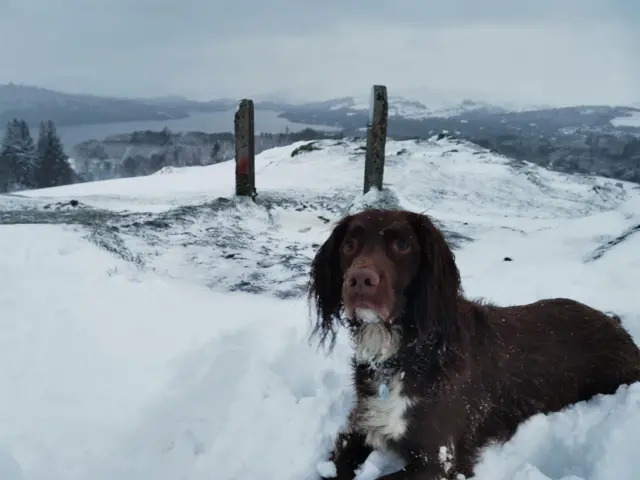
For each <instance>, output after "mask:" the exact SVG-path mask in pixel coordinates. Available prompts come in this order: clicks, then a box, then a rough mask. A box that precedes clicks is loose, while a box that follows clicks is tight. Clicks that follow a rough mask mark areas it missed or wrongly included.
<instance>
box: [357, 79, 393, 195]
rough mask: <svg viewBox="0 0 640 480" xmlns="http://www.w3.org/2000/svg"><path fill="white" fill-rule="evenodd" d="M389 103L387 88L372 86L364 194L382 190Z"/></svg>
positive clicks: (365, 158)
mask: <svg viewBox="0 0 640 480" xmlns="http://www.w3.org/2000/svg"><path fill="white" fill-rule="evenodd" d="M388 115H389V102H388V100H387V87H385V86H384V85H374V86H373V88H372V89H371V100H370V103H369V124H368V125H367V152H366V153H365V157H364V192H363V193H365V194H366V193H367V192H368V191H369V190H371V187H376V188H377V189H378V190H382V177H383V174H384V149H385V144H386V142H387V117H388Z"/></svg>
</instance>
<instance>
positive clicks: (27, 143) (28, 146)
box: [0, 118, 76, 193]
mask: <svg viewBox="0 0 640 480" xmlns="http://www.w3.org/2000/svg"><path fill="white" fill-rule="evenodd" d="M74 181H76V175H75V172H74V170H73V168H72V167H71V165H70V164H69V157H68V156H67V155H66V154H65V153H64V148H63V146H62V142H61V141H60V137H58V134H57V133H56V126H55V124H54V123H53V122H52V121H48V122H41V123H40V128H39V132H38V139H37V140H36V141H35V142H34V140H33V137H32V136H31V131H30V129H29V126H28V125H27V122H25V121H24V120H20V119H17V118H14V119H12V120H10V121H9V122H8V123H7V126H6V130H5V134H4V138H3V140H2V147H1V148H0V192H5V193H6V192H14V191H19V190H27V189H34V188H47V187H55V186H58V185H67V184H69V183H73V182H74Z"/></svg>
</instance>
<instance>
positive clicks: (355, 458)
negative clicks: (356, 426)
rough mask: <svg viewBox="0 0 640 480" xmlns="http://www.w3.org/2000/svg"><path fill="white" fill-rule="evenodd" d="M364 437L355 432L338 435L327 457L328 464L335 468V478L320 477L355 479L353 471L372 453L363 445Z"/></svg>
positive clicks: (324, 479) (326, 479) (340, 479)
mask: <svg viewBox="0 0 640 480" xmlns="http://www.w3.org/2000/svg"><path fill="white" fill-rule="evenodd" d="M364 440H365V437H364V436H363V435H361V434H360V433H357V432H345V433H341V434H339V435H338V438H337V439H336V443H335V447H334V449H333V451H332V452H331V455H330V456H329V462H333V465H334V466H335V473H336V475H335V476H326V477H321V478H322V479H323V480H328V479H330V478H333V479H336V480H352V479H353V478H355V476H356V474H355V470H356V469H357V468H358V467H359V466H360V465H362V464H363V463H364V461H365V460H366V459H367V457H368V456H369V454H370V453H371V452H372V451H373V449H372V448H371V447H369V446H368V445H367V444H366V443H365V441H364Z"/></svg>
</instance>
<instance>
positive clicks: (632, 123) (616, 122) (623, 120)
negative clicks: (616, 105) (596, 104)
mask: <svg viewBox="0 0 640 480" xmlns="http://www.w3.org/2000/svg"><path fill="white" fill-rule="evenodd" d="M611 124H612V125H613V126H614V127H640V111H638V112H632V113H631V114H629V115H627V116H624V117H617V118H614V119H613V120H611Z"/></svg>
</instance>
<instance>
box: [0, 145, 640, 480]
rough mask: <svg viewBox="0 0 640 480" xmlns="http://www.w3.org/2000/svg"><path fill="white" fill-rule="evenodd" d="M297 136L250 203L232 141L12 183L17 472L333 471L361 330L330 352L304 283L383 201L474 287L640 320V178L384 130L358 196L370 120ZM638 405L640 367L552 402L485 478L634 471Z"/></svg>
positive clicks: (6, 453) (0, 444)
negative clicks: (343, 132) (426, 220)
mask: <svg viewBox="0 0 640 480" xmlns="http://www.w3.org/2000/svg"><path fill="white" fill-rule="evenodd" d="M302 144H303V142H301V143H299V144H295V145H291V146H289V147H283V148H278V149H273V150H269V151H266V152H263V153H262V154H261V155H259V156H258V158H257V159H256V164H257V168H256V171H257V173H256V179H257V184H258V185H257V187H258V197H257V200H256V202H255V203H253V202H250V201H246V200H244V199H237V198H234V197H233V178H234V176H233V172H234V165H233V163H225V164H218V165H213V166H208V167H192V168H184V169H176V171H175V172H167V173H166V174H163V175H151V176H148V177H141V178H132V179H123V180H110V181H104V182H95V183H87V184H77V185H72V186H67V187H57V188H53V189H46V190H38V191H30V192H21V194H22V196H0V206H1V207H2V212H1V215H0V223H3V224H4V225H0V271H2V272H3V275H2V276H0V332H2V334H1V335H0V391H2V392H4V393H3V395H2V396H1V397H0V424H1V425H2V429H0V478H2V480H5V479H6V480H18V479H20V480H45V479H46V480H63V479H64V480H111V479H114V478H117V479H122V480H146V479H154V480H175V479H176V478H181V479H188V480H200V479H202V480H205V479H206V480H209V479H211V478H215V479H218V480H232V479H249V480H253V479H256V480H260V479H272V478H273V479H276V478H289V479H293V478H295V479H302V480H311V479H317V477H318V473H317V466H318V465H320V466H322V464H323V462H325V460H326V455H327V453H328V451H329V449H330V447H331V444H332V442H333V439H334V437H335V434H336V433H337V431H338V430H339V429H340V428H341V427H342V426H343V424H344V422H345V419H346V415H347V412H348V410H349V408H350V406H351V402H352V401H353V391H352V387H351V384H350V372H349V363H348V359H349V355H350V352H351V350H350V345H349V342H348V339H347V338H346V337H345V335H344V332H341V333H340V335H339V336H338V340H337V345H336V350H335V351H334V353H333V354H332V355H330V356H325V355H324V353H323V352H322V351H318V350H317V349H316V348H315V347H314V346H313V345H309V344H308V334H309V332H310V321H309V308H308V305H307V303H306V301H305V299H304V298H303V294H304V286H305V283H306V281H307V275H308V267H309V261H310V259H311V258H312V256H313V254H314V252H315V251H316V249H317V248H318V246H319V245H320V244H321V243H322V242H323V241H324V240H325V239H326V237H327V235H328V234H329V231H330V229H331V227H332V225H333V224H334V222H336V221H337V220H338V219H339V218H340V217H341V216H342V215H344V214H345V213H348V212H355V211H358V210H360V209H363V208H366V207H368V206H382V207H384V208H408V209H410V210H413V211H418V212H426V213H429V214H431V215H433V216H434V217H435V219H436V220H437V221H438V223H439V225H441V226H442V228H444V229H445V232H446V234H447V237H448V238H449V240H450V241H451V242H452V244H454V246H455V251H456V257H457V261H458V264H459V267H460V270H461V273H462V275H463V284H464V288H465V291H466V293H467V294H468V295H470V296H472V297H484V298H487V299H489V300H492V301H495V302H497V303H501V304H511V303H524V302H530V301H534V300H537V299H539V298H543V297H549V296H568V297H573V298H575V299H577V300H581V301H585V302H587V303H589V304H590V305H593V306H594V307H597V308H601V309H603V310H606V311H614V312H616V313H618V314H619V315H620V316H621V317H622V321H623V323H624V325H625V327H626V328H628V329H629V331H630V332H631V334H632V335H634V338H635V339H636V341H639V340H640V307H639V306H638V302H637V291H636V290H637V285H640V257H639V256H638V254H637V252H638V251H639V250H638V249H639V248H640V235H635V234H631V233H630V232H633V228H634V226H636V225H638V224H639V223H640V219H639V218H638V215H639V214H638V212H640V191H639V190H637V189H634V188H633V187H634V186H633V185H630V184H626V183H624V182H622V183H620V182H617V181H616V182H614V181H610V180H608V179H604V178H597V177H589V176H571V175H564V174H559V173H554V172H550V171H547V170H544V169H541V168H539V167H536V166H534V165H530V164H527V163H520V162H514V161H511V160H510V159H508V158H504V157H499V156H495V155H492V154H491V153H489V152H487V151H486V150H483V149H481V148H479V147H476V146H474V145H470V144H467V143H465V142H457V141H455V140H453V139H447V138H445V139H439V140H438V139H437V138H434V139H431V140H429V141H420V142H416V141H406V142H394V141H389V142H388V144H387V152H388V158H387V167H386V171H385V189H384V190H383V191H381V192H379V191H376V190H375V189H374V190H372V191H370V192H369V193H368V194H367V195H365V196H363V195H361V191H362V180H363V175H362V173H363V163H364V151H363V146H364V143H363V142H352V141H346V140H345V141H322V142H316V144H315V146H317V147H319V149H318V150H313V151H307V152H301V153H300V154H298V155H296V156H294V157H292V156H291V153H292V152H293V151H294V150H295V149H296V148H298V147H300V146H301V145H302ZM71 199H75V200H77V201H78V202H79V204H80V205H81V207H82V208H63V209H58V208H45V206H46V205H66V203H65V202H68V201H70V200H71ZM5 207H6V208H5ZM620 238H624V241H617V240H619V239H620ZM603 245H605V246H607V249H606V253H605V254H603V255H600V256H599V257H598V258H597V259H595V258H593V254H594V252H598V251H600V250H598V249H601V248H602V246H603ZM505 257H509V258H510V259H511V260H512V261H509V262H506V261H504V259H505ZM639 407H640V385H632V386H630V387H622V388H621V389H620V390H619V391H618V392H617V393H616V394H615V395H610V396H601V397H597V398H594V399H593V400H591V401H589V402H584V403H582V404H579V405H575V406H572V407H570V408H567V409H566V410H565V411H562V412H558V413H555V414H553V415H546V416H545V415H539V416H536V417H534V418H532V419H530V420H529V421H528V422H527V423H526V424H524V425H523V426H522V427H521V428H520V429H519V430H518V432H517V434H516V436H515V437H514V438H513V439H512V440H511V441H510V442H508V443H507V444H505V445H503V446H490V447H488V448H487V449H486V451H485V452H484V454H483V455H482V458H481V459H480V464H479V466H478V471H477V476H476V480H507V479H509V480H512V479H517V480H621V479H623V480H625V479H628V480H635V479H636V478H637V475H638V474H637V472H638V471H640V456H638V455H637V454H636V453H635V450H636V445H637V443H638V442H639V441H640V433H638V432H640V408H639ZM324 466H325V467H327V465H324ZM383 469H384V466H383V464H382V460H381V458H379V457H375V458H372V459H370V462H368V463H367V465H365V466H364V467H363V469H362V471H361V472H360V476H361V478H362V479H364V478H368V479H371V478H375V476H376V475H378V473H379V472H382V471H383Z"/></svg>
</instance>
